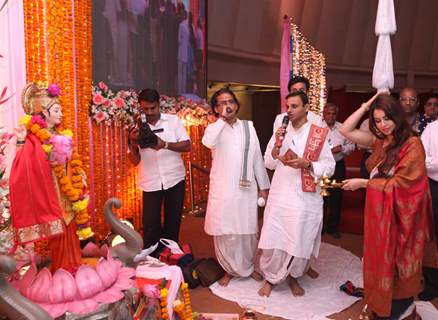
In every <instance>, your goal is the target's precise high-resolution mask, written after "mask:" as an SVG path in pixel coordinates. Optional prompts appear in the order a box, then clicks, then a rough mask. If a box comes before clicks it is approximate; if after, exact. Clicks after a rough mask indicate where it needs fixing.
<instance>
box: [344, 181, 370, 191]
mask: <svg viewBox="0 0 438 320" xmlns="http://www.w3.org/2000/svg"><path fill="white" fill-rule="evenodd" d="M367 184H368V179H361V178H353V179H347V180H344V181H343V182H342V189H344V190H350V191H355V190H357V189H360V188H366V187H367Z"/></svg>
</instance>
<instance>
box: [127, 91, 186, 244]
mask: <svg viewBox="0 0 438 320" xmlns="http://www.w3.org/2000/svg"><path fill="white" fill-rule="evenodd" d="M138 102H139V104H140V109H141V110H140V112H141V113H142V115H141V116H140V119H139V122H138V124H137V126H135V127H134V128H132V129H131V130H130V132H129V141H128V145H129V150H130V159H131V161H132V163H133V164H134V165H135V166H137V165H138V164H140V165H139V179H138V186H139V188H140V189H141V190H142V191H143V239H144V246H145V248H147V247H150V246H151V245H154V244H155V243H156V242H157V241H158V240H159V239H160V238H167V239H172V240H175V241H178V234H179V227H180V223H181V213H182V208H183V201H184V190H185V180H184V179H185V174H186V170H185V167H184V163H183V161H182V158H181V155H180V153H181V152H189V151H190V138H189V137H188V136H187V132H186V129H185V128H184V126H183V123H182V122H181V120H180V119H179V118H178V117H177V116H176V115H170V114H164V113H160V95H159V93H158V92H157V91H156V90H154V89H144V90H142V91H141V92H140V94H139V96H138ZM142 119H143V122H142ZM163 201H164V222H163V224H162V223H161V204H162V202H163Z"/></svg>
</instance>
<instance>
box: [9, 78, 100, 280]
mask: <svg viewBox="0 0 438 320" xmlns="http://www.w3.org/2000/svg"><path fill="white" fill-rule="evenodd" d="M59 94H60V90H59V87H58V86H57V85H50V86H49V87H48V88H47V87H43V86H39V85H36V84H28V85H27V86H26V87H25V88H24V90H23V95H22V102H23V108H24V111H25V112H26V116H25V117H24V118H23V119H22V120H21V123H20V127H19V128H17V129H16V135H17V147H18V150H17V154H16V156H15V159H14V163H13V166H12V170H11V175H10V200H11V215H12V224H13V227H14V230H15V240H16V242H17V243H18V244H24V243H30V242H35V241H38V240H42V239H48V241H49V247H50V251H51V260H52V263H51V269H52V271H55V270H57V269H59V268H61V267H62V268H64V269H65V270H68V271H75V270H76V269H77V268H78V267H79V266H80V264H81V251H80V245H79V238H87V237H90V236H91V235H92V232H91V229H90V228H89V227H88V225H87V222H88V218H89V216H88V213H87V207H88V201H89V197H88V193H87V185H86V176H85V173H84V170H83V168H82V162H81V160H80V159H79V155H78V154H77V153H76V152H75V151H74V149H73V143H72V133H71V131H70V130H64V129H63V128H62V126H61V120H62V108H61V105H60V103H59V100H58V96H59ZM78 237H79V238H78Z"/></svg>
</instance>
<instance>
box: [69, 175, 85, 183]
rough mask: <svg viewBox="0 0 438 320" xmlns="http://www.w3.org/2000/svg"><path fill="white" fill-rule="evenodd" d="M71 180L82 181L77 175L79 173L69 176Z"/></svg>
mask: <svg viewBox="0 0 438 320" xmlns="http://www.w3.org/2000/svg"><path fill="white" fill-rule="evenodd" d="M71 181H73V182H79V181H82V177H81V176H79V175H77V176H73V177H71Z"/></svg>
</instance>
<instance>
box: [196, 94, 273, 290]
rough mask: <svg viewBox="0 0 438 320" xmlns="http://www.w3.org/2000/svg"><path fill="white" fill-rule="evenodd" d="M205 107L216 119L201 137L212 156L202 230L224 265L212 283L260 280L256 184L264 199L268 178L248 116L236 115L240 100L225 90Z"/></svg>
mask: <svg viewBox="0 0 438 320" xmlns="http://www.w3.org/2000/svg"><path fill="white" fill-rule="evenodd" d="M211 106H212V109H213V111H214V113H215V114H216V116H217V117H218V118H219V119H218V120H217V121H216V122H215V123H212V124H210V125H209V126H208V127H207V128H206V129H205V134H204V137H203V138H202V143H203V144H204V145H205V146H206V147H207V148H209V149H211V153H212V158H213V162H212V166H211V172H210V189H209V192H208V203H207V213H206V216H205V228H204V229H205V232H206V233H207V234H209V235H211V236H213V240H214V250H215V254H216V257H217V259H218V261H219V263H220V264H221V266H222V267H223V268H224V270H225V275H224V276H223V277H222V278H221V279H220V280H219V281H218V283H219V284H220V285H221V286H227V285H228V283H229V282H230V280H231V278H233V277H249V276H251V277H252V278H254V279H256V280H262V277H261V275H260V274H259V273H257V272H256V271H255V270H254V256H255V253H256V249H257V233H258V215H257V212H258V210H257V186H258V189H259V190H260V191H259V197H262V198H263V199H264V201H266V200H267V196H268V190H269V186H270V183H269V177H268V174H267V172H266V169H265V166H264V162H263V156H262V152H261V150H260V144H259V140H258V138H257V133H256V131H255V129H254V126H253V124H252V122H251V121H244V120H240V119H238V118H237V113H238V111H239V107H240V104H239V101H238V100H237V98H236V96H235V95H234V93H233V92H232V91H231V90H230V89H228V88H223V89H220V90H219V91H217V92H216V93H214V94H213V96H212V98H211Z"/></svg>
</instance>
